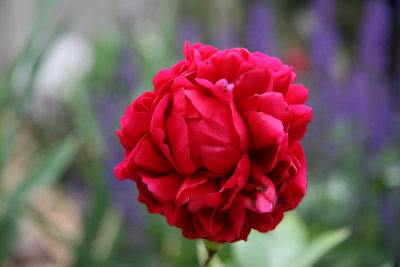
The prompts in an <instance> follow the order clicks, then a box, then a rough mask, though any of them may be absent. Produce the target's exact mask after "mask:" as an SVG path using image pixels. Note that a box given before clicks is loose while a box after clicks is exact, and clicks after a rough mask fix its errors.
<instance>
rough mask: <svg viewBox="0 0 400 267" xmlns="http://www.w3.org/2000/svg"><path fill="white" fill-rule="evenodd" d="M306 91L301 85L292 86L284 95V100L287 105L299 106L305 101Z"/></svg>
mask: <svg viewBox="0 0 400 267" xmlns="http://www.w3.org/2000/svg"><path fill="white" fill-rule="evenodd" d="M307 98H308V90H307V88H305V87H304V86H303V85H301V84H292V85H290V86H289V90H288V91H287V93H286V95H285V100H286V102H287V103H288V104H289V105H301V104H304V103H305V102H306V101H307Z"/></svg>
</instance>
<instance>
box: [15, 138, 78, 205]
mask: <svg viewBox="0 0 400 267" xmlns="http://www.w3.org/2000/svg"><path fill="white" fill-rule="evenodd" d="M79 145H80V141H79V140H78V139H77V138H75V137H74V136H69V137H68V138H67V139H65V140H64V141H63V142H62V143H61V144H60V145H59V146H58V147H57V148H56V149H54V151H52V152H50V153H48V154H46V155H44V156H43V157H42V159H41V161H40V164H39V165H38V166H39V167H38V168H36V170H34V171H32V172H31V175H30V176H28V177H27V178H26V179H25V180H24V182H23V183H22V184H21V185H20V186H19V187H18V188H17V189H16V190H15V191H14V192H13V193H12V194H11V196H10V198H9V200H8V203H9V204H8V209H9V210H10V212H12V211H13V210H14V209H15V210H17V209H18V208H19V206H20V204H21V203H22V201H23V200H24V198H26V197H27V195H28V194H29V193H31V192H32V191H34V190H35V189H37V188H41V187H43V186H49V185H51V184H54V183H55V182H56V181H58V180H59V179H60V178H61V176H62V174H63V172H64V171H65V169H66V168H67V167H68V166H69V165H70V164H71V162H72V160H73V159H74V156H75V154H76V152H77V150H78V148H79Z"/></svg>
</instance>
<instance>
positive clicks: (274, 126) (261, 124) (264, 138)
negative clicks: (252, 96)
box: [243, 112, 284, 150]
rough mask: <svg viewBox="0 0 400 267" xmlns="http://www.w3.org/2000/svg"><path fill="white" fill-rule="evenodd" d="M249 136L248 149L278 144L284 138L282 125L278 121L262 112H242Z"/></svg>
mask: <svg viewBox="0 0 400 267" xmlns="http://www.w3.org/2000/svg"><path fill="white" fill-rule="evenodd" d="M243 117H244V119H245V121H246V124H247V127H248V129H249V134H250V149H252V150H258V149H261V148H263V147H266V146H269V145H274V144H280V143H281V142H282V140H283V138H284V132H283V124H282V122H281V121H280V120H278V119H275V118H274V117H272V116H271V115H267V114H265V113H262V112H244V113H243Z"/></svg>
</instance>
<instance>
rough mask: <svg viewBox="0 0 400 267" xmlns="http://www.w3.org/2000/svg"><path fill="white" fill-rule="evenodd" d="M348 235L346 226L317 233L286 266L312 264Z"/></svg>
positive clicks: (302, 266) (306, 266) (348, 231)
mask: <svg viewBox="0 0 400 267" xmlns="http://www.w3.org/2000/svg"><path fill="white" fill-rule="evenodd" d="M349 236H350V230H349V229H348V228H346V227H344V228H340V229H338V230H332V231H327V232H324V233H322V234H319V235H318V236H317V237H316V238H314V239H313V240H311V241H310V242H309V244H308V246H307V247H305V249H304V250H303V251H302V252H301V253H300V254H299V255H298V256H297V257H295V258H294V259H293V260H292V262H291V263H292V264H289V265H288V266H298V267H308V266H313V265H314V264H315V263H316V262H317V261H318V260H319V259H321V258H322V256H324V255H325V254H326V253H327V252H328V251H329V250H331V249H333V248H334V247H336V246H337V245H338V244H340V243H342V242H343V241H344V240H346V239H347V238H348V237H349Z"/></svg>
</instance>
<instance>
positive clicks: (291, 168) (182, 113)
mask: <svg viewBox="0 0 400 267" xmlns="http://www.w3.org/2000/svg"><path fill="white" fill-rule="evenodd" d="M184 54H185V58H186V59H185V60H182V61H179V62H178V63H177V64H176V65H174V66H173V67H172V68H170V69H167V70H161V71H160V72H159V73H158V74H157V75H156V76H155V77H154V81H153V83H154V92H145V93H144V94H143V95H142V96H140V97H139V98H137V99H136V100H135V101H134V102H133V103H132V104H131V105H129V106H128V107H127V109H126V111H125V115H124V116H123V117H122V118H121V130H118V131H117V135H118V137H119V139H120V142H121V144H122V146H123V147H124V148H125V158H124V160H123V161H122V162H121V163H120V164H119V165H118V166H117V167H116V168H115V175H116V176H117V177H118V178H119V179H132V180H133V181H135V182H136V185H137V187H138V190H139V201H140V202H142V203H144V204H145V205H146V206H147V208H148V210H149V212H151V213H160V214H163V215H164V216H165V218H166V220H167V222H168V223H169V224H170V225H172V226H176V227H179V228H181V229H182V231H183V235H184V236H185V237H187V238H190V239H196V238H202V239H208V240H211V241H215V242H220V243H223V242H234V241H238V240H246V239H247V236H248V235H249V233H250V231H251V229H256V230H258V231H261V232H267V231H270V230H273V229H274V228H275V227H276V225H277V224H278V223H279V222H280V221H281V220H282V218H283V213H284V212H285V211H288V210H292V209H294V208H296V207H297V205H298V204H299V202H300V201H301V199H302V198H303V196H304V194H305V193H306V188H307V180H306V159H305V156H304V152H303V149H302V146H301V144H300V143H299V140H300V139H301V138H302V137H303V135H304V133H305V131H306V129H307V124H308V123H309V122H310V121H311V118H312V112H311V108H310V107H307V106H305V105H303V104H304V102H305V101H306V99H307V97H308V90H307V89H306V88H305V87H304V86H302V85H300V84H293V82H294V80H295V77H296V75H295V74H294V73H293V72H292V68H291V67H289V66H286V65H284V64H282V62H281V61H280V60H278V59H277V58H273V57H269V56H267V55H264V54H262V53H258V52H255V53H249V52H248V51H247V50H246V49H243V48H234V49H229V50H223V51H218V50H217V49H216V48H214V47H212V46H206V45H202V44H199V43H197V44H194V45H193V46H190V44H189V43H188V42H186V43H185V45H184Z"/></svg>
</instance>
